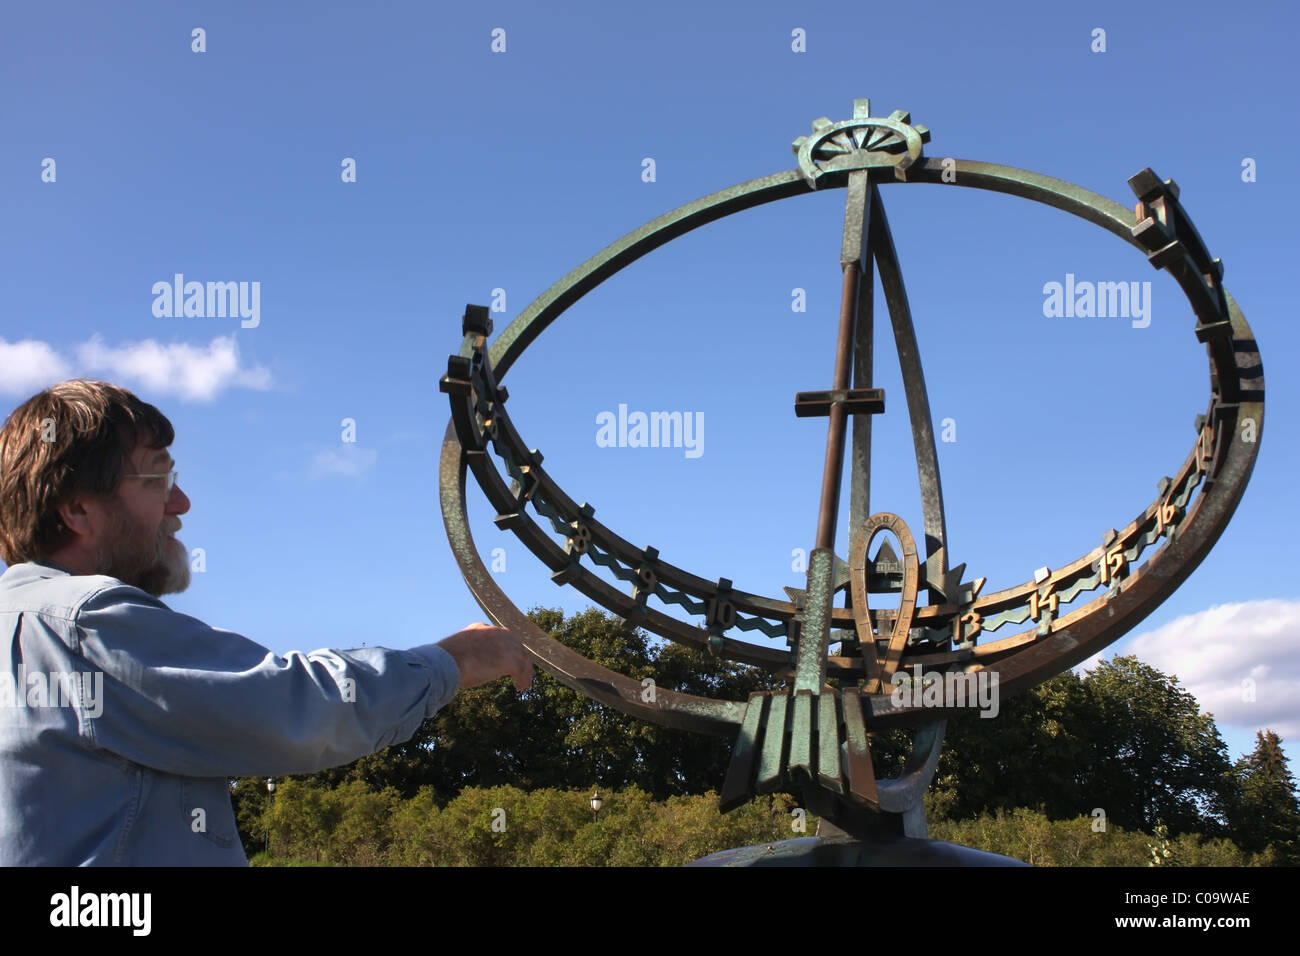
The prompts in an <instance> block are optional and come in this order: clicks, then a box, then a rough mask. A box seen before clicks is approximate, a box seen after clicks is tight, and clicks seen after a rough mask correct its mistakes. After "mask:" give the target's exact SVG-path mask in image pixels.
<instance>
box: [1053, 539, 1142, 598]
mask: <svg viewBox="0 0 1300 956" xmlns="http://www.w3.org/2000/svg"><path fill="white" fill-rule="evenodd" d="M1126 564H1128V559H1127V558H1125V557H1124V548H1123V546H1122V545H1121V546H1120V547H1117V548H1112V549H1111V550H1110V551H1107V552H1106V554H1105V556H1104V557H1103V558H1102V559H1101V583H1102V584H1109V583H1110V582H1111V579H1112V578H1113V577H1114V576H1115V575H1117V574H1119V573H1120V572H1121V571H1123V570H1124V566H1125V565H1126ZM1052 610H1053V611H1055V610H1056V608H1052Z"/></svg>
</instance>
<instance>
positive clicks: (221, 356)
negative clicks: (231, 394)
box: [0, 335, 271, 402]
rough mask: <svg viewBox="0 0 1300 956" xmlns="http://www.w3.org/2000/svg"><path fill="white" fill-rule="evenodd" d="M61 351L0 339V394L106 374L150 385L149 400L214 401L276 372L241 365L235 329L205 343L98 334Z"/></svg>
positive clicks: (264, 385)
mask: <svg viewBox="0 0 1300 956" xmlns="http://www.w3.org/2000/svg"><path fill="white" fill-rule="evenodd" d="M72 352H73V357H68V356H65V355H61V354H60V353H59V351H58V350H57V349H56V348H55V347H54V346H52V345H50V344H48V343H46V342H38V341H36V340H34V339H26V340H24V341H22V342H15V343H12V344H11V343H9V342H6V341H5V340H4V339H0V394H3V395H16V396H21V397H22V398H27V397H29V396H31V395H34V394H35V393H36V392H39V391H40V390H41V389H43V388H46V387H48V386H50V385H53V384H55V383H56V382H62V381H65V380H66V379H69V378H73V377H77V376H81V377H87V378H103V379H108V380H110V381H113V382H116V383H121V384H122V385H125V386H127V387H129V388H133V389H141V390H147V391H148V392H149V394H148V395H146V396H142V397H144V398H145V399H146V401H147V400H151V399H154V398H156V397H166V396H173V397H176V398H179V399H181V400H182V401H187V402H210V401H212V400H213V399H214V398H216V397H217V396H218V395H219V394H220V393H221V392H223V391H225V390H226V389H228V388H251V389H256V390H258V391H264V390H266V389H268V388H270V387H271V373H270V371H269V370H268V369H266V368H263V367H262V366H260V365H254V366H251V367H249V366H247V365H242V364H241V363H240V360H239V344H238V343H237V342H236V341H235V337H234V336H233V335H228V336H219V337H217V338H215V339H213V340H212V341H211V342H209V343H208V344H207V345H206V346H196V345H187V344H185V343H183V342H180V343H174V344H172V345H163V344H161V343H159V342H155V341H154V340H153V339H145V340H143V341H141V342H126V343H124V344H122V345H117V346H113V345H107V344H105V342H104V340H103V338H102V337H101V336H99V335H94V336H92V337H91V338H90V340H89V341H87V342H83V343H82V344H81V345H78V346H76V347H75V348H74V349H73V350H72Z"/></svg>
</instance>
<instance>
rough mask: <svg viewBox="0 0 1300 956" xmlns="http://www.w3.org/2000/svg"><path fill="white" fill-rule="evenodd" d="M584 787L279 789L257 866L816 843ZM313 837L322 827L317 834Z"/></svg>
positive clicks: (1072, 833)
mask: <svg viewBox="0 0 1300 956" xmlns="http://www.w3.org/2000/svg"><path fill="white" fill-rule="evenodd" d="M589 797H590V793H589V791H587V790H585V789H584V790H569V791H563V790H553V789H545V790H537V791H534V792H532V793H528V792H526V791H523V790H520V789H518V788H516V787H509V786H502V787H491V788H481V787H470V788H467V789H466V790H465V791H463V792H462V793H461V794H460V795H459V796H457V797H456V798H455V799H454V800H452V801H450V802H449V803H448V804H447V805H446V806H444V807H441V808H439V807H438V805H437V803H436V802H435V801H434V799H433V793H432V791H430V790H427V789H426V790H423V791H421V792H419V793H417V794H416V795H415V796H414V797H411V798H410V799H407V800H403V799H401V798H400V797H398V796H396V794H395V792H394V791H392V790H388V791H384V792H380V793H376V792H373V791H369V790H366V789H365V787H364V786H363V785H362V784H360V783H359V782H357V781H353V782H351V783H348V784H345V785H343V786H341V787H339V788H337V789H336V790H333V791H330V790H321V789H319V788H314V787H309V786H306V785H304V784H302V783H301V782H297V781H289V782H287V783H286V784H285V785H284V786H283V788H282V789H278V790H277V791H276V795H275V805H274V807H268V809H267V812H266V817H267V820H266V824H267V825H269V827H270V829H271V833H272V838H271V848H272V853H271V854H265V853H258V854H256V855H255V856H254V857H253V859H252V861H251V862H252V863H253V865H255V866H267V865H274V866H323V865H336V866H385V865H388V866H681V865H682V864H684V863H688V862H690V861H692V860H697V859H700V858H701V857H704V856H708V855H709V854H710V853H716V852H718V851H720V850H726V849H732V848H734V847H742V846H752V845H755V844H762V843H772V842H775V841H778V840H788V839H792V838H794V837H799V836H804V835H812V834H814V833H816V830H817V820H816V818H815V817H811V816H810V817H808V818H807V831H806V833H800V832H795V831H794V830H793V828H792V819H793V818H792V815H791V811H792V810H793V809H794V806H795V802H794V800H793V799H792V798H791V797H789V796H785V795H776V796H773V797H766V798H760V799H758V800H755V801H752V802H751V803H749V804H747V805H745V806H744V807H741V808H740V809H738V810H736V811H734V812H733V813H730V814H726V815H723V814H720V813H719V812H718V806H717V797H716V795H715V794H712V793H709V794H703V795H697V796H675V797H670V798H668V799H667V800H666V801H656V800H653V799H651V797H650V795H649V794H647V793H646V792H645V791H643V790H639V789H637V788H635V787H628V788H625V789H623V790H619V791H614V792H610V793H609V794H607V795H606V798H605V804H604V807H603V808H602V809H601V812H600V818H599V820H595V821H594V820H593V819H592V814H591V810H590V808H589V805H588V802H587V801H588V799H589ZM317 828H319V829H317ZM930 836H931V838H932V839H936V840H946V841H949V842H951V843H958V844H961V845H964V846H971V847H975V848H976V849H980V850H987V851H989V852H991V853H1000V854H1003V855H1005V856H1010V857H1014V858H1016V859H1020V860H1024V861H1025V862H1028V863H1032V864H1033V865H1035V866H1142V865H1144V864H1146V863H1148V862H1149V861H1150V860H1151V849H1150V848H1151V847H1152V846H1153V845H1157V844H1153V841H1152V838H1151V837H1150V836H1148V835H1147V834H1144V833H1141V832H1134V831H1127V830H1124V829H1122V828H1119V827H1113V826H1107V827H1106V828H1105V829H1104V830H1100V831H1099V830H1098V829H1097V828H1096V826H1095V822H1094V820H1093V819H1092V818H1091V817H1088V816H1080V817H1075V818H1073V819H1069V820H1050V819H1048V818H1047V817H1046V816H1045V815H1043V814H1042V813H1038V812H1036V811H1033V810H1026V809H1023V808H1018V809H1015V810H1010V811H1006V810H999V811H997V812H996V813H994V814H983V815H981V816H978V817H976V818H974V819H970V820H939V821H935V822H933V823H932V824H931V827H930ZM1158 845H1159V846H1160V847H1161V848H1162V850H1163V849H1168V850H1169V856H1168V857H1165V856H1163V852H1162V855H1161V865H1164V866H1170V865H1176V866H1268V865H1273V864H1274V863H1276V862H1278V861H1277V858H1276V855H1275V854H1274V853H1273V852H1272V851H1268V852H1264V853H1256V854H1252V853H1248V852H1246V851H1244V850H1241V849H1240V848H1238V847H1236V846H1234V845H1233V844H1232V843H1230V842H1229V841H1227V840H1222V839H1212V840H1206V839H1204V838H1202V837H1201V836H1199V835H1197V834H1183V835H1181V836H1178V837H1169V836H1168V835H1167V833H1165V835H1164V836H1162V837H1160V838H1159V842H1158Z"/></svg>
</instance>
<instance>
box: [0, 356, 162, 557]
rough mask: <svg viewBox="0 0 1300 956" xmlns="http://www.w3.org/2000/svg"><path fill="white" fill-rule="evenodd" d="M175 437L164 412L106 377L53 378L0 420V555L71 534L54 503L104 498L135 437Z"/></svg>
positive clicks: (42, 552) (54, 544)
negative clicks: (58, 380)
mask: <svg viewBox="0 0 1300 956" xmlns="http://www.w3.org/2000/svg"><path fill="white" fill-rule="evenodd" d="M175 437H176V432H175V430H174V429H173V428H172V423H171V422H169V421H168V420H167V416H165V415H164V414H163V413H162V412H160V411H158V409H157V408H155V407H154V406H152V405H150V404H149V403H148V402H142V401H140V399H138V398H136V397H135V395H133V394H131V393H130V392H128V391H127V390H126V389H124V388H119V387H118V386H116V385H109V384H108V383H107V382H92V381H87V380H84V379H79V380H73V381H68V382H61V383H59V384H58V385H55V386H52V387H51V388H47V389H46V390H45V391H43V392H41V393H40V394H39V395H34V396H32V397H31V398H29V399H28V400H27V401H25V402H23V403H22V404H21V405H19V406H18V407H17V408H16V409H14V411H13V413H12V414H11V415H10V416H9V417H8V418H7V419H5V423H4V425H3V426H2V427H0V558H3V559H4V561H5V563H6V564H10V565H13V564H20V563H22V562H24V561H40V560H44V559H47V558H48V557H49V556H50V555H51V554H53V553H54V552H55V551H58V550H59V549H60V548H61V547H63V546H64V545H65V544H67V543H68V542H69V541H70V540H71V534H72V533H71V532H70V531H69V530H68V529H67V528H65V527H64V525H63V522H62V521H61V520H60V518H59V513H58V507H59V506H60V505H62V504H63V503H65V502H66V501H68V500H69V499H71V498H72V497H74V496H76V495H85V494H89V495H95V496H99V497H101V498H109V497H111V496H112V495H114V494H115V493H116V492H117V487H118V485H119V484H120V483H121V481H122V475H123V472H124V468H125V465H126V463H127V461H128V460H129V459H130V456H131V453H132V452H133V451H135V448H136V446H137V445H138V444H139V443H140V442H141V441H143V442H144V443H145V444H146V446H147V447H149V448H166V447H168V446H169V445H170V444H171V443H172V441H173V439H175Z"/></svg>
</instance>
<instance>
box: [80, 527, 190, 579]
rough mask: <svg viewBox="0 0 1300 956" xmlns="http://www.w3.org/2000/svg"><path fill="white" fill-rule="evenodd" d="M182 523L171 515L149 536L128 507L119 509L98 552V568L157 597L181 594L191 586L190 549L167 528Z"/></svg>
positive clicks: (101, 572)
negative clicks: (141, 528) (171, 517)
mask: <svg viewBox="0 0 1300 956" xmlns="http://www.w3.org/2000/svg"><path fill="white" fill-rule="evenodd" d="M179 527H180V521H179V520H178V519H169V520H168V521H167V522H164V523H163V524H162V525H160V526H159V528H158V531H157V533H156V534H155V535H153V536H152V537H150V538H146V537H145V533H143V532H142V531H141V530H140V529H139V528H138V526H137V524H136V522H135V521H134V520H133V519H132V517H131V515H130V514H129V513H128V512H127V511H126V510H125V509H119V510H117V511H116V512H115V514H114V516H113V527H112V529H111V530H110V532H109V536H108V544H107V545H106V546H105V547H104V549H102V550H101V551H100V553H99V555H98V556H97V557H98V559H97V561H96V570H97V572H98V573H100V574H107V575H108V576H110V577H114V578H117V579H118V580H119V581H121V582H122V583H123V584H129V585H131V586H132V587H137V588H139V589H140V590H141V591H144V592H146V593H148V594H152V595H153V596H154V597H162V596H163V595H164V594H179V593H180V592H182V591H184V590H185V589H186V588H187V587H189V586H190V557H189V552H188V551H186V550H185V546H184V545H183V544H181V543H180V541H178V540H177V539H176V538H174V537H172V535H171V534H170V533H169V530H168V529H170V530H174V529H176V528H179Z"/></svg>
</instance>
